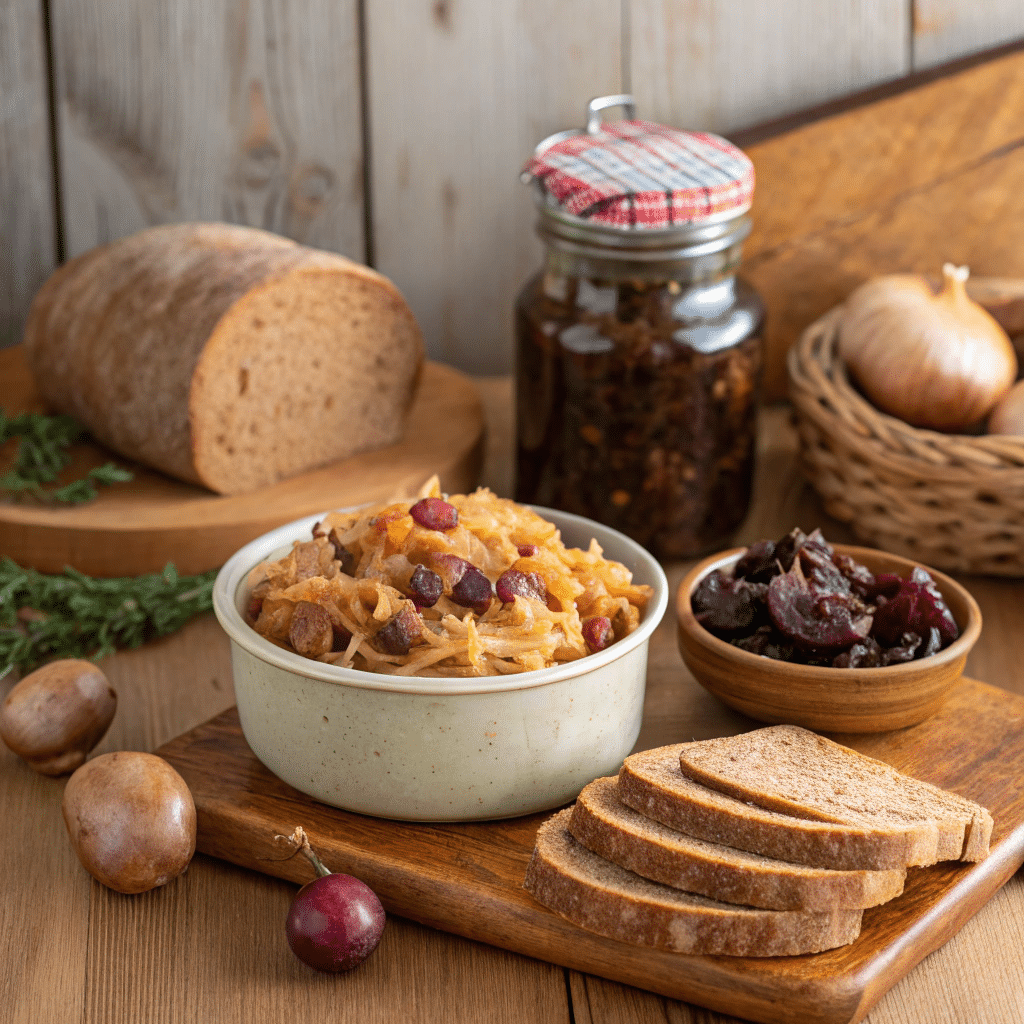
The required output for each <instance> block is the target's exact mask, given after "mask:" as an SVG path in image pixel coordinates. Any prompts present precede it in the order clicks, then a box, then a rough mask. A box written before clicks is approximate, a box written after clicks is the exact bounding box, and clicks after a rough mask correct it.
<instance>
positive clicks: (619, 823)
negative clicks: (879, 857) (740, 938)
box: [569, 778, 906, 911]
mask: <svg viewBox="0 0 1024 1024" xmlns="http://www.w3.org/2000/svg"><path fill="white" fill-rule="evenodd" d="M569 831H570V832H571V833H572V835H573V838H574V839H576V841H577V842H579V843H581V844H582V845H583V846H585V847H586V848H587V849H588V850H590V851H591V852H592V853H596V854H598V855H599V856H601V857H604V858H605V859H606V860H610V861H612V862H613V863H615V864H618V865H619V866H620V867H623V868H626V869H627V870H629V871H633V872H635V873H636V874H638V875H643V877H644V878H649V879H652V880H653V881H656V882H661V883H662V884H664V885H671V886H673V887H675V888H677V889H685V890H686V891H688V892H695V893H700V894H702V895H704V896H708V897H710V898H712V899H716V900H721V901H722V902H723V903H738V904H745V905H748V906H752V907H762V908H765V909H771V910H810V911H827V910H833V909H835V908H845V909H854V910H859V909H863V908H865V907H873V906H877V905H878V904H880V903H885V902H887V901H888V900H891V899H893V898H894V897H896V896H899V895H900V893H901V892H902V891H903V882H904V878H905V876H906V871H905V870H903V869H893V870H889V871H833V870H829V869H826V868H812V867H808V866H806V865H800V864H793V863H790V862H787V861H780V860H776V859H774V858H769V857H762V856H760V855H758V854H751V853H746V852H744V851H740V850H736V849H734V848H732V847H729V846H723V845H721V844H719V843H709V842H706V841H704V840H701V839H696V838H694V837H692V836H688V835H686V834H685V833H683V832H679V831H677V830H675V829H671V828H669V827H668V826H666V825H662V824H661V823H660V822H657V821H654V820H653V819H651V818H647V817H645V816H644V815H642V814H640V813H639V812H637V811H634V810H632V809H631V808H629V807H627V806H626V805H625V804H623V803H621V802H620V801H619V799H618V782H617V779H615V778H608V779H597V780H596V781H594V782H592V783H591V784H590V785H589V786H586V787H585V788H584V790H583V792H582V793H580V795H579V798H578V799H577V801H576V803H575V805H574V806H573V808H572V815H571V816H570V819H569Z"/></svg>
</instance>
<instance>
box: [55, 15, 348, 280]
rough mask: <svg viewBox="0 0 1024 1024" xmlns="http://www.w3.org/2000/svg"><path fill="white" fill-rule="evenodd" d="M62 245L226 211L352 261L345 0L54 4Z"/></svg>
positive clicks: (220, 216) (77, 249)
mask: <svg viewBox="0 0 1024 1024" xmlns="http://www.w3.org/2000/svg"><path fill="white" fill-rule="evenodd" d="M51 9H52V12H53V27H54V32H53V37H54V51H55V70H56V99H57V108H58V125H59V148H60V165H61V173H62V184H63V201H64V209H63V213H64V226H65V248H66V251H67V254H68V255H69V256H76V255H78V254H79V253H81V252H84V251H85V250H86V249H89V248H92V247H93V246H95V245H99V244H101V243H103V242H108V241H110V240H112V239H114V238H118V237H120V236H122V235H127V234H131V233H132V232H134V231H137V230H139V229H140V228H143V227H146V226H147V225H150V224H157V223H165V222H171V221H182V220H225V221H230V222H232V223H239V224H248V225H250V226H252V227H262V228H266V229H268V230H271V231H277V232H279V233H280V234H284V235H288V236H289V237H291V238H294V239H296V240H297V241H300V242H305V243H307V244H309V245H313V246H317V247H320V248H326V249H332V250H335V251H337V252H341V253H344V254H345V255H346V256H351V257H353V258H354V259H357V260H360V261H362V260H363V259H364V257H365V246H364V238H363V203H362V166H363V163H362V160H363V152H362V130H361V99H360V86H359V45H358V30H357V22H356V2H355V0H340V2H331V0H304V2H303V3H301V4H293V3H289V2H288V0H255V2H251V3H250V2H235V3H230V4H212V5H211V4H204V3H203V2H202V0H173V2H171V3H166V4H155V5H149V6H148V7H147V8H146V9H145V10H144V11H143V10H142V9H141V8H140V7H139V6H138V5H137V4H134V3H132V2H131V0H112V2H108V3H103V4H90V3H85V2H81V0H53V2H52V4H51Z"/></svg>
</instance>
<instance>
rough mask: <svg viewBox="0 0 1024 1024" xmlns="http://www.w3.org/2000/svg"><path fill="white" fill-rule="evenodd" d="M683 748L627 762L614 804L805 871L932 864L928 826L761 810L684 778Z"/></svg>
mask: <svg viewBox="0 0 1024 1024" xmlns="http://www.w3.org/2000/svg"><path fill="white" fill-rule="evenodd" d="M684 746H685V744H682V743H675V744H671V745H669V746H666V747H658V748H656V749H654V750H645V751H642V752H640V753H637V754H631V755H630V756H629V757H627V758H626V760H625V762H624V764H623V766H622V768H621V769H620V771H619V789H618V794H619V799H620V800H622V802H623V803H624V804H626V805H627V806H628V807H631V808H633V810H635V811H639V812H640V813H641V814H645V815H647V817H649V818H654V819H655V820H656V821H660V822H662V823H663V824H665V825H668V826H669V827H670V828H674V829H678V830H679V831H680V832H686V833H687V834H689V835H692V836H697V837H698V838H700V839H704V840H707V841H708V842H713V843H721V844H722V845H724V846H732V847H735V848H736V849H740V850H746V851H748V852H750V853H759V854H761V855H762V856H765V857H774V858H775V859H777V860H784V861H792V862H794V863H797V864H807V865H810V866H811V867H822V868H834V869H837V870H844V871H854V870H860V869H865V870H875V871H881V870H887V869H891V868H897V869H898V868H904V867H908V866H911V865H918V864H933V863H935V855H936V852H937V845H936V843H937V840H936V830H935V828H934V827H927V826H922V825H917V826H908V827H906V828H875V829H865V828H862V827H857V826H852V825H837V824H833V823H831V822H819V821H807V820H805V819H801V818H794V817H791V816H790V815H788V814H780V813H779V812H777V811H769V810H765V809H764V808H761V807H756V806H753V805H751V804H747V803H744V802H742V801H740V800H737V799H735V798H734V797H730V796H726V795H725V794H722V793H718V792H716V791H714V790H712V789H708V788H707V787H706V786H702V785H700V784H699V783H696V782H693V781H692V780H690V779H688V778H686V776H684V775H683V773H682V771H681V770H680V768H679V755H680V752H681V751H682V748H683V747H684Z"/></svg>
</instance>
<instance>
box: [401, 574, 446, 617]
mask: <svg viewBox="0 0 1024 1024" xmlns="http://www.w3.org/2000/svg"><path fill="white" fill-rule="evenodd" d="M443 593H444V583H443V582H442V580H441V577H440V576H438V575H437V573H436V572H431V571H430V570H429V569H428V568H427V567H426V566H425V565H417V566H416V568H415V569H413V571H412V576H411V577H410V578H409V596H410V597H411V598H412V599H413V602H414V603H415V604H416V607H417V608H433V607H434V605H435V604H437V599H438V598H439V597H440V596H441V595H442V594H443Z"/></svg>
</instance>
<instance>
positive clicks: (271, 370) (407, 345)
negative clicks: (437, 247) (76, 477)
mask: <svg viewBox="0 0 1024 1024" xmlns="http://www.w3.org/2000/svg"><path fill="white" fill-rule="evenodd" d="M24 341H25V354H26V358H27V360H28V362H29V365H30V367H31V368H32V372H33V376H34V377H35V380H36V384H37V386H38V388H39V392H40V394H41V395H42V396H43V398H44V399H45V400H46V402H47V404H48V405H49V406H50V407H51V408H52V409H55V410H57V411H59V412H63V413H67V414H68V415H70V416H73V417H74V418H75V419H77V420H78V421H79V422H80V423H82V424H84V425H85V426H86V427H87V428H88V429H89V431H90V432H91V433H92V435H93V436H94V437H95V438H96V439H97V440H99V441H101V442H102V443H103V444H105V445H107V446H108V447H110V448H112V449H114V450H115V451H117V452H120V453H121V454H122V455H124V456H127V457H128V458H130V459H135V460H137V461H139V462H143V463H145V464H146V465H149V466H152V467H154V468H156V469H159V470H161V471H162V472H164V473H167V474H169V475H171V476H174V477H178V478H179V479H181V480H185V481H188V482H190V483H197V484H202V485H203V486H205V487H208V488H210V489H211V490H213V491H217V492H219V493H222V494H238V493H242V492H246V491H252V490H255V489H257V488H259V487H264V486H267V485H270V484H273V483H276V482H277V481H278V480H281V479H284V478H286V477H289V476H293V475H295V474H296V473H301V472H305V471H307V470H310V469H313V468H314V467H317V466H322V465H325V464H327V463H329V462H334V461H336V460H338V459H342V458H346V457H348V456H350V455H354V454H356V453H358V452H363V451H369V450H371V449H374V448H380V447H383V446H385V445H389V444H393V443H395V442H396V441H398V439H399V438H400V437H401V434H402V429H403V426H404V423H405V419H406V415H407V413H408V411H409V408H410V406H411V403H412V400H413V394H414V391H415V388H416V386H417V383H418V380H419V377H420V372H421V367H422V363H423V341H422V338H421V336H420V332H419V328H418V327H417V325H416V322H415V320H414V318H413V315H412V313H411V312H410V310H409V307H408V306H407V305H406V303H405V300H404V299H403V298H402V296H401V294H400V293H399V291H398V289H397V288H396V287H395V286H394V285H393V284H392V283H391V282H390V281H389V280H387V278H385V277H383V276H382V275H381V274H378V273H376V271H373V270H370V269H369V268H367V267H364V266H361V265H360V264H357V263H354V262H352V261H351V260H347V259H345V258H344V257H342V256H339V255H337V254H335V253H330V252H324V251H321V250H317V249H311V248H309V247H307V246H304V245H297V244H296V243H295V242H292V241H290V240H289V239H287V238H282V237H280V236H278V235H274V234H271V233H270V232H267V231H259V230H257V229H254V228H246V227H240V226H237V225H229V224H169V225H161V226H158V227H153V228H149V229H147V230H145V231H140V232H138V233H137V234H134V235H130V236H128V237H126V238H120V239H118V240H116V241H114V242H111V243H109V244H108V245H104V246H100V247H98V248H96V249H91V250H90V251H88V252H86V253H84V254H82V255H81V256H78V257H77V258H75V259H72V260H69V261H68V262H67V263H65V264H64V265H63V266H62V267H60V268H59V269H58V270H56V271H55V272H54V273H53V274H52V275H51V276H50V278H49V279H48V280H47V281H46V283H45V284H44V285H43V286H42V288H41V289H40V290H39V292H38V294H37V295H36V297H35V299H34V300H33V303H32V307H31V309H30V311H29V316H28V321H27V323H26V327H25V337H24Z"/></svg>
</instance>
